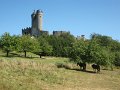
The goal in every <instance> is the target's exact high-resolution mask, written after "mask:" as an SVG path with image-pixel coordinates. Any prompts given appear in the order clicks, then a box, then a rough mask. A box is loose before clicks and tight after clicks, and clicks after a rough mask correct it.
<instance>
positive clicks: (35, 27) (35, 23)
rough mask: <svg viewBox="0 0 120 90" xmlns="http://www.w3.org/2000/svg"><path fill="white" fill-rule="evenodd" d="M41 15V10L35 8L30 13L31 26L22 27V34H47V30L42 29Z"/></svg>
mask: <svg viewBox="0 0 120 90" xmlns="http://www.w3.org/2000/svg"><path fill="white" fill-rule="evenodd" d="M42 17H43V12H42V11H41V10H37V11H35V10H34V12H33V13H32V15H31V20H32V21H31V23H32V25H31V27H27V28H24V29H22V35H28V34H29V35H31V36H39V35H41V34H48V31H43V29H42Z"/></svg>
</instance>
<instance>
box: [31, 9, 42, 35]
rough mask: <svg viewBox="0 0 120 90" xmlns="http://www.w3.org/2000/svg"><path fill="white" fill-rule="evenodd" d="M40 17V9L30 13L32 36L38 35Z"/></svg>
mask: <svg viewBox="0 0 120 90" xmlns="http://www.w3.org/2000/svg"><path fill="white" fill-rule="evenodd" d="M42 17H43V12H42V11H41V10H37V11H34V12H33V13H32V15H31V19H32V26H31V29H32V30H31V31H32V32H31V34H32V35H33V36H36V35H37V36H38V35H39V34H40V32H42Z"/></svg>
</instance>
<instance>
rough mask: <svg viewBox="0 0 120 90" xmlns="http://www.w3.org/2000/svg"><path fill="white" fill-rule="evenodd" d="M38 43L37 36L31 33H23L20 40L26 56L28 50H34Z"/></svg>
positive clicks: (20, 46)
mask: <svg viewBox="0 0 120 90" xmlns="http://www.w3.org/2000/svg"><path fill="white" fill-rule="evenodd" d="M38 46H39V45H38V43H37V41H36V39H35V38H31V36H29V35H23V36H21V37H20V40H19V47H18V48H19V50H20V51H23V52H24V53H25V57H26V52H29V51H31V52H32V51H33V50H35V49H37V48H38Z"/></svg>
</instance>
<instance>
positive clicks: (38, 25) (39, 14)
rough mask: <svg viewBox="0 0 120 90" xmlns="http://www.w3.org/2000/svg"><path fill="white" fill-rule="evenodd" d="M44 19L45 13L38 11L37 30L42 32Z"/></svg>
mask: <svg viewBox="0 0 120 90" xmlns="http://www.w3.org/2000/svg"><path fill="white" fill-rule="evenodd" d="M42 17H43V12H42V11H40V10H37V12H36V19H37V29H38V30H39V31H42Z"/></svg>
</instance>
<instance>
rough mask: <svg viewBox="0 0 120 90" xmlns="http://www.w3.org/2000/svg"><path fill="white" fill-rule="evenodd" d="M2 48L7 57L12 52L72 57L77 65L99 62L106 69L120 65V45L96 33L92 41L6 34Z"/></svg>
mask: <svg viewBox="0 0 120 90" xmlns="http://www.w3.org/2000/svg"><path fill="white" fill-rule="evenodd" d="M0 48H1V49H2V50H3V51H4V52H6V56H9V53H10V52H12V51H16V52H24V56H25V57H26V56H27V52H32V53H35V54H37V55H39V56H40V57H41V56H43V55H45V56H57V57H68V58H70V59H71V60H72V61H74V62H83V63H96V64H99V65H103V66H110V67H111V68H112V66H113V65H115V66H120V42H119V41H117V40H113V39H112V38H111V37H109V36H105V35H100V34H92V35H91V36H90V39H88V40H87V39H86V40H84V39H82V38H81V39H76V38H75V37H74V36H73V35H71V34H70V33H63V34H61V35H59V36H54V35H41V36H39V37H31V36H30V35H23V36H19V35H13V36H11V35H10V34H9V33H4V34H3V35H2V36H1V37H0Z"/></svg>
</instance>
